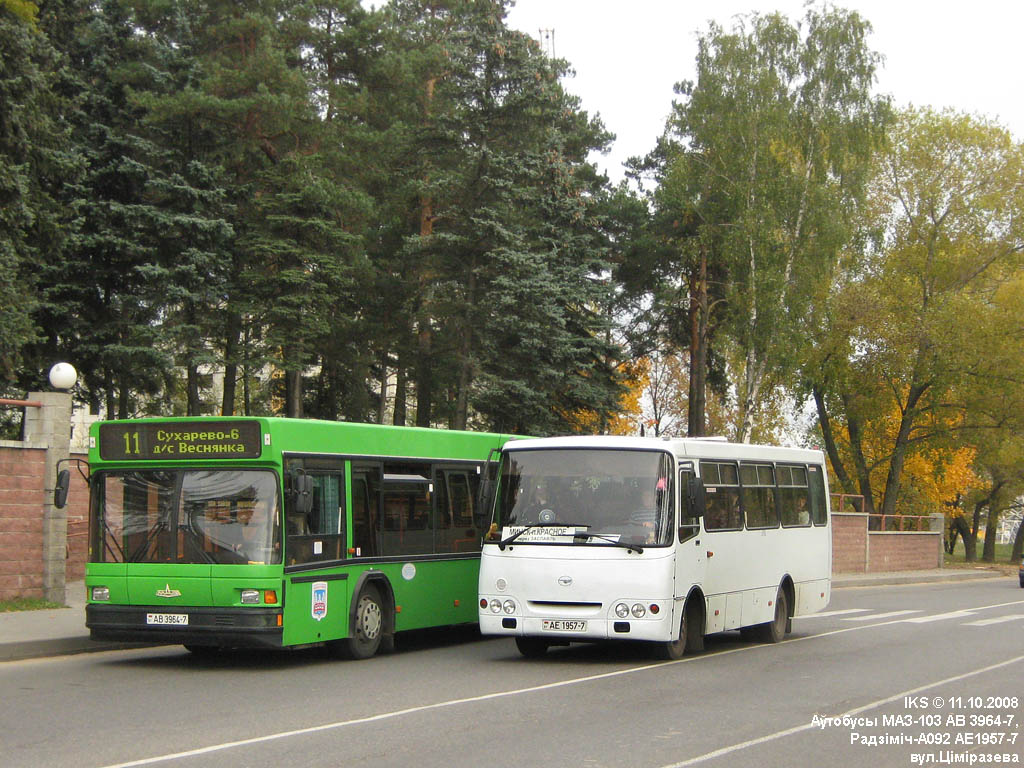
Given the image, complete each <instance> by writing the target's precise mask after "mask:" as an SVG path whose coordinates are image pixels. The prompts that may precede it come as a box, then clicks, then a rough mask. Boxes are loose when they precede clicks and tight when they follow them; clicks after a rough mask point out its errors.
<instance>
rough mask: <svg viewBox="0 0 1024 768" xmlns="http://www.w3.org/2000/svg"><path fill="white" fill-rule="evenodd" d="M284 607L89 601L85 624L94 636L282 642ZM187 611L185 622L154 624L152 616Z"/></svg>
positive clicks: (254, 644) (245, 644) (252, 644)
mask: <svg viewBox="0 0 1024 768" xmlns="http://www.w3.org/2000/svg"><path fill="white" fill-rule="evenodd" d="M281 611H282V609H281V608H195V607H191V606H187V607H186V606H175V607H174V608H173V609H172V610H169V609H168V607H167V606H166V605H161V606H146V605H102V604H98V603H89V604H88V605H86V606H85V626H86V627H87V628H88V629H89V636H90V638H91V639H93V640H117V641H121V642H140V643H181V644H183V645H210V646H224V647H232V648H280V647H282V643H281V638H282V629H281V627H280V626H279V621H280V619H279V617H280V616H281ZM172 612H173V614H174V615H175V616H185V617H187V622H188V623H187V624H186V623H181V624H151V623H149V617H152V616H153V615H156V614H170V613H172Z"/></svg>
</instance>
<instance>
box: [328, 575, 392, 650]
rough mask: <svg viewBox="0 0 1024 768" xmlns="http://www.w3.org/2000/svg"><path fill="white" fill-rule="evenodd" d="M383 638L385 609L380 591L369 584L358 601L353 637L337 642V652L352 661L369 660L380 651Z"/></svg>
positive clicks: (360, 594)
mask: <svg viewBox="0 0 1024 768" xmlns="http://www.w3.org/2000/svg"><path fill="white" fill-rule="evenodd" d="M383 636H384V608H383V601H382V600H381V596H380V590H379V589H378V588H377V587H376V586H375V585H373V584H367V585H366V586H365V587H363V590H362V592H360V593H359V599H358V600H357V601H356V615H355V625H354V626H353V627H352V633H351V636H350V637H347V638H345V639H343V640H339V641H337V642H338V645H337V650H338V651H340V652H341V654H342V655H343V656H346V657H348V658H350V659H368V658H370V657H371V656H373V655H375V654H376V653H377V651H378V650H379V649H380V646H381V640H382V639H383Z"/></svg>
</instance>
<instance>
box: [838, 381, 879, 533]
mask: <svg viewBox="0 0 1024 768" xmlns="http://www.w3.org/2000/svg"><path fill="white" fill-rule="evenodd" d="M841 397H842V400H843V410H844V411H845V412H846V431H847V434H848V435H849V436H850V452H851V453H852V454H853V466H854V468H855V469H856V471H857V484H858V486H859V487H860V494H861V496H863V497H864V512H866V513H867V514H869V515H873V514H875V499H874V496H873V495H872V493H871V471H870V470H869V469H868V463H867V461H866V460H865V458H864V447H863V446H864V443H863V435H862V432H861V424H860V418H859V417H858V416H856V415H855V413H854V410H853V408H852V407H851V404H852V400H851V398H850V396H849V395H847V394H846V393H843V394H842V395H841Z"/></svg>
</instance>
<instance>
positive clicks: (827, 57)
mask: <svg viewBox="0 0 1024 768" xmlns="http://www.w3.org/2000/svg"><path fill="white" fill-rule="evenodd" d="M870 29H871V27H870V25H869V24H868V23H867V22H866V21H865V20H864V19H862V18H861V17H860V16H859V15H858V14H856V13H854V12H849V11H845V10H838V9H831V8H829V9H825V10H817V9H810V10H808V12H807V14H806V16H805V17H804V19H803V21H802V22H801V23H799V24H795V25H794V24H792V23H791V22H790V21H789V20H788V19H786V18H785V17H783V16H781V15H779V14H771V15H757V14H754V15H751V16H748V17H745V18H743V19H741V20H740V21H738V22H737V23H736V25H735V26H734V27H733V29H732V30H731V31H728V32H727V31H726V30H724V29H723V28H721V27H720V26H718V25H717V24H714V23H712V24H711V25H710V27H709V29H708V32H707V33H706V34H705V35H704V36H702V37H701V39H700V41H699V47H698V56H697V79H696V80H695V81H694V82H685V83H681V84H680V85H679V86H677V92H678V93H679V94H680V96H681V97H682V99H681V100H680V101H679V102H678V103H677V104H676V105H675V109H674V114H673V116H672V118H671V119H670V124H669V130H670V132H671V133H673V134H675V136H676V137H677V138H678V139H679V141H680V145H681V146H682V147H683V149H684V154H685V157H686V162H687V163H688V165H689V166H690V168H691V169H692V171H691V173H693V174H696V175H697V176H698V177H699V180H698V181H697V183H695V184H694V185H693V187H694V188H695V189H698V190H701V193H700V194H699V195H697V196H695V197H694V198H693V199H692V200H691V202H690V204H691V206H692V208H693V210H694V211H696V212H697V215H698V218H699V219H700V221H701V224H700V228H701V233H700V236H701V237H702V238H704V239H705V240H706V241H715V242H720V243H721V248H720V251H719V252H718V255H719V257H720V258H722V259H723V260H724V262H725V265H726V268H727V274H728V277H727V280H728V285H727V287H726V295H727V299H728V307H727V315H728V319H727V323H728V327H729V331H730V335H731V336H732V337H733V339H734V340H735V343H736V344H737V345H738V346H739V348H740V350H741V359H742V365H741V367H742V370H741V371H739V372H738V375H737V379H738V380H737V381H736V395H737V399H738V405H739V425H738V427H737V432H738V435H737V436H738V438H739V439H740V440H743V441H744V442H749V440H750V438H751V435H752V433H753V431H754V427H755V420H756V418H757V413H758V408H759V405H760V404H761V403H762V402H763V400H764V398H765V397H766V395H767V394H768V393H766V392H765V391H764V388H765V387H766V385H767V384H766V383H767V382H769V381H770V380H772V378H774V379H775V380H784V379H785V374H786V373H787V372H789V371H792V370H793V369H794V368H795V365H796V360H797V358H798V355H797V350H798V347H799V344H800V338H799V334H800V331H801V323H800V320H801V318H802V316H803V314H804V313H805V311H806V308H807V304H808V300H809V296H810V295H811V293H812V288H813V286H814V285H815V284H818V283H820V282H821V281H822V280H825V279H826V276H827V274H828V272H829V270H830V269H831V268H832V265H833V264H834V261H835V255H836V253H837V252H838V250H839V248H840V246H841V245H842V244H843V242H844V241H845V240H846V238H847V237H848V235H849V231H850V230H849V227H848V226H847V224H846V222H847V220H848V218H849V212H850V211H851V210H852V209H853V208H854V207H855V206H856V204H857V203H858V201H859V200H860V199H862V197H863V193H864V180H865V178H866V176H867V172H868V168H869V161H870V158H871V153H872V149H873V148H874V147H875V146H876V145H877V144H878V142H879V141H880V139H881V137H882V133H883V129H884V125H885V122H886V118H887V115H888V104H887V101H885V100H884V99H880V98H877V97H874V96H873V95H872V94H871V87H872V84H873V81H874V77H875V70H876V67H877V66H878V63H879V56H878V54H876V53H874V52H873V51H872V50H870V49H869V48H868V46H867V42H866V38H867V35H868V33H869V32H870ZM710 200H713V201H714V205H713V206H711V207H708V205H707V203H708V201H710ZM710 214H713V215H710ZM771 374H775V376H774V377H773V376H772V375H771Z"/></svg>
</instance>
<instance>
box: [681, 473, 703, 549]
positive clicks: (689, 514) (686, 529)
mask: <svg viewBox="0 0 1024 768" xmlns="http://www.w3.org/2000/svg"><path fill="white" fill-rule="evenodd" d="M695 478H696V475H695V473H694V471H693V470H692V469H684V470H682V471H681V472H680V473H679V493H680V496H681V499H682V503H681V504H680V507H679V541H680V543H682V542H684V541H688V540H689V539H692V538H693V537H694V536H696V535H697V534H698V533H700V517H696V516H694V515H695V514H696V515H699V514H700V513H701V510H700V509H695V508H693V507H691V503H690V499H689V495H690V488H691V484H692V483H693V481H694V479H695Z"/></svg>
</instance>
